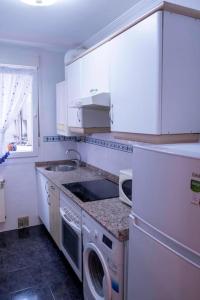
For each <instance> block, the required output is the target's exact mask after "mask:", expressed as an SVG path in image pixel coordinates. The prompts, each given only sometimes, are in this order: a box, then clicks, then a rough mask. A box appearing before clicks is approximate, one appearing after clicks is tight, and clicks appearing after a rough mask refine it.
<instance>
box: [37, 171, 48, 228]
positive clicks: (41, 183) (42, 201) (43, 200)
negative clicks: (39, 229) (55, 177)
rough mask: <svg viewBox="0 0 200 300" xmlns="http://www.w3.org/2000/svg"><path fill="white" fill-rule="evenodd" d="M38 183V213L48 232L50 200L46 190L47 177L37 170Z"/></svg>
mask: <svg viewBox="0 0 200 300" xmlns="http://www.w3.org/2000/svg"><path fill="white" fill-rule="evenodd" d="M37 185H38V213H39V217H40V219H41V221H42V223H43V224H44V225H45V227H46V229H47V230H48V231H49V232H50V201H49V192H48V179H47V178H46V177H45V176H44V175H42V174H41V173H39V172H37Z"/></svg>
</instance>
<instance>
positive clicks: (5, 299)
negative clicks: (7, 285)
mask: <svg viewBox="0 0 200 300" xmlns="http://www.w3.org/2000/svg"><path fill="white" fill-rule="evenodd" d="M0 300H11V296H10V295H9V294H2V295H1V294H0Z"/></svg>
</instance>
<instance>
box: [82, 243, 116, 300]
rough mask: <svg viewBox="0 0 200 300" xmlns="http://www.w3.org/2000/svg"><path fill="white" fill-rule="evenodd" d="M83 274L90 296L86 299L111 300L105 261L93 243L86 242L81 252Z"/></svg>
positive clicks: (109, 280) (109, 279) (109, 281)
mask: <svg viewBox="0 0 200 300" xmlns="http://www.w3.org/2000/svg"><path fill="white" fill-rule="evenodd" d="M83 263H84V276H85V280H86V281H87V286H88V289H89V292H90V294H91V297H90V296H89V297H88V299H91V298H92V297H93V299H95V300H111V295H112V286H111V278H110V274H109V270H108V267H107V264H106V261H105V259H104V257H103V255H102V253H101V251H100V250H99V249H98V248H97V246H96V245H95V244H93V243H88V245H86V248H85V249H84V253H83Z"/></svg>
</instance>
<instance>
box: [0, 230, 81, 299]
mask: <svg viewBox="0 0 200 300" xmlns="http://www.w3.org/2000/svg"><path fill="white" fill-rule="evenodd" d="M47 286H48V288H47ZM51 292H52V293H54V295H55V299H57V300H62V299H63V300H82V299H83V296H82V284H81V283H80V282H79V280H78V278H77V277H76V275H75V273H74V272H73V270H72V268H71V267H70V265H69V264H68V263H67V261H66V259H65V257H64V256H63V254H62V253H61V251H60V250H59V249H58V248H57V246H56V244H55V243H54V241H53V240H52V238H51V237H50V235H49V233H48V232H47V230H46V229H45V227H44V226H43V225H40V226H34V227H30V228H27V229H24V230H20V231H19V230H13V231H9V232H3V233H0V297H1V298H0V300H7V299H9V300H10V298H9V296H8V294H9V293H11V294H12V299H15V300H21V299H23V300H24V299H25V297H26V299H27V300H32V299H34V300H35V299H37V300H40V299H42V300H43V299H45V300H48V299H49V300H51V299H53V298H52V294H51ZM2 297H4V298H2ZM6 297H7V298H6ZM48 297H49V298H48ZM55 299H54V300H55Z"/></svg>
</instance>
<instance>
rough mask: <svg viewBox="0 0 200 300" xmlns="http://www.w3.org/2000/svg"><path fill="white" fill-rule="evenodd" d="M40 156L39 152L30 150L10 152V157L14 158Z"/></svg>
mask: <svg viewBox="0 0 200 300" xmlns="http://www.w3.org/2000/svg"><path fill="white" fill-rule="evenodd" d="M37 156H38V152H36V151H30V152H12V151H11V152H10V155H9V157H8V160H9V159H13V158H28V157H37Z"/></svg>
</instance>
